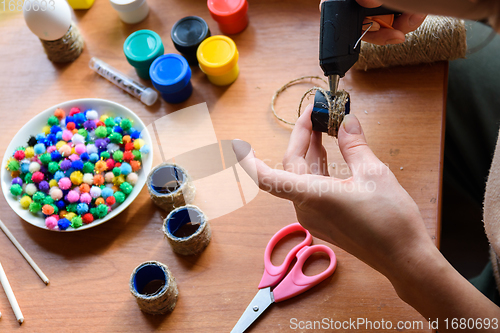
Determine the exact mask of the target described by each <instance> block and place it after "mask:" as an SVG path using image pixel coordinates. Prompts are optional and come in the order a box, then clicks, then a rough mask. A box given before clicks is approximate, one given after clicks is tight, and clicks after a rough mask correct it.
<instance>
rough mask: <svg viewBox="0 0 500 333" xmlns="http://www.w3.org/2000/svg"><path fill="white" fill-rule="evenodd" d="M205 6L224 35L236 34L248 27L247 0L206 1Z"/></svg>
mask: <svg viewBox="0 0 500 333" xmlns="http://www.w3.org/2000/svg"><path fill="white" fill-rule="evenodd" d="M207 6H208V10H209V11H210V15H212V18H213V19H214V20H215V21H217V23H218V25H219V29H220V31H222V33H224V34H227V35H232V34H237V33H239V32H242V31H243V30H245V28H246V27H247V25H248V2H247V0H208V1H207Z"/></svg>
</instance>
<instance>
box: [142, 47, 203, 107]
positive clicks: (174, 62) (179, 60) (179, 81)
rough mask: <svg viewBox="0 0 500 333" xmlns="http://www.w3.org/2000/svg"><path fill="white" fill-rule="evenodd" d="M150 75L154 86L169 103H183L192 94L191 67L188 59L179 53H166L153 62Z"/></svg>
mask: <svg viewBox="0 0 500 333" xmlns="http://www.w3.org/2000/svg"><path fill="white" fill-rule="evenodd" d="M149 75H150V76H151V81H152V82H153V86H154V87H155V88H156V89H157V90H158V91H159V92H160V93H161V96H162V97H163V99H164V100H165V101H166V102H168V103H181V102H184V101H185V100H187V99H188V98H189V96H191V93H192V92H193V85H192V84H191V69H190V68H189V65H188V62H187V60H186V59H185V58H184V57H183V56H181V55H178V54H173V53H169V54H164V55H162V56H160V57H158V58H156V60H155V61H154V62H153V63H152V64H151V67H150V68H149Z"/></svg>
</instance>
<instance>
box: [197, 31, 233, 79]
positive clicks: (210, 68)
mask: <svg viewBox="0 0 500 333" xmlns="http://www.w3.org/2000/svg"><path fill="white" fill-rule="evenodd" d="M197 57H198V62H199V63H200V68H201V70H202V71H203V72H204V73H205V74H207V77H208V80H209V81H210V82H212V83H213V84H215V85H218V86H227V85H229V84H231V83H233V82H234V81H235V80H236V78H237V77H238V74H239V72H240V69H239V67H238V49H237V48H236V44H235V43H234V42H233V40H232V39H231V38H229V37H227V36H220V35H218V36H212V37H209V38H207V39H205V40H204V41H203V42H202V43H201V44H200V46H199V47H198V52H197Z"/></svg>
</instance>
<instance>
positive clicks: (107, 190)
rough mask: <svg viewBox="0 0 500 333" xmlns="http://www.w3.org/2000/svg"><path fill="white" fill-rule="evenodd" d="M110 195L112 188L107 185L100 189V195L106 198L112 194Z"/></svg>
mask: <svg viewBox="0 0 500 333" xmlns="http://www.w3.org/2000/svg"><path fill="white" fill-rule="evenodd" d="M112 195H113V190H112V189H110V188H109V187H105V188H103V189H102V191H101V196H102V197H103V198H104V199H106V198H108V197H110V196H112Z"/></svg>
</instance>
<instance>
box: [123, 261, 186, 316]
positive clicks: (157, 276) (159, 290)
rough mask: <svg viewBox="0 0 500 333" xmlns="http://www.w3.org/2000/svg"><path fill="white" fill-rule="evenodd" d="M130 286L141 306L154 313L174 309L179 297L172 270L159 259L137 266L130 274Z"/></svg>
mask: <svg viewBox="0 0 500 333" xmlns="http://www.w3.org/2000/svg"><path fill="white" fill-rule="evenodd" d="M129 288H130V292H131V293H132V295H133V296H134V297H135V299H136V301H137V304H138V305H139V308H140V309H141V310H142V311H144V312H146V313H149V314H154V315H156V314H164V313H167V312H171V311H173V310H174V308H175V305H176V304H177V298H178V297H179V290H178V289H177V283H176V281H175V278H174V276H173V275H172V272H170V270H169V269H168V267H167V266H166V265H164V264H162V263H161V262H158V261H146V262H143V263H142V264H140V265H139V266H137V267H136V268H135V269H134V271H133V272H132V275H131V276H130V283H129Z"/></svg>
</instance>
